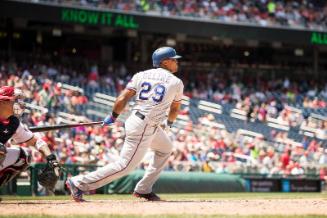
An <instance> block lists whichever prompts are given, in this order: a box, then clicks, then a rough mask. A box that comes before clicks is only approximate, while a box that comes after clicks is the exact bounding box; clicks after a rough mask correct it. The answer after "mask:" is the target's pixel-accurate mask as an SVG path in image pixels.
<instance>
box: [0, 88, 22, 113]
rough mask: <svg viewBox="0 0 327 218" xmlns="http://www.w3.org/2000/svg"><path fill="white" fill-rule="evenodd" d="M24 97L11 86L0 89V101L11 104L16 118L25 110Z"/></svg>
mask: <svg viewBox="0 0 327 218" xmlns="http://www.w3.org/2000/svg"><path fill="white" fill-rule="evenodd" d="M25 98H26V97H25V95H24V93H23V91H22V90H21V89H18V88H14V87H12V86H3V87H1V88H0V101H10V102H13V103H14V105H13V107H14V108H13V109H14V113H15V115H16V116H21V115H22V114H23V112H24V110H25V102H24V99H25Z"/></svg>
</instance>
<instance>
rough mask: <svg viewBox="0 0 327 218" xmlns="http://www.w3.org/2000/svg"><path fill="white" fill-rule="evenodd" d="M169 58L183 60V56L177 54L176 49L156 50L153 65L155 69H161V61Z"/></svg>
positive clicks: (153, 55) (162, 48)
mask: <svg viewBox="0 0 327 218" xmlns="http://www.w3.org/2000/svg"><path fill="white" fill-rule="evenodd" d="M168 58H173V59H177V58H181V56H179V55H177V54H176V51H175V49H173V48H171V47H161V48H158V49H157V50H155V51H154V52H153V54H152V63H153V66H154V67H159V65H160V63H161V61H163V60H165V59H168Z"/></svg>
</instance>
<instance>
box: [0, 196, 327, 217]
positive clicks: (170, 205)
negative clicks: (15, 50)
mask: <svg viewBox="0 0 327 218" xmlns="http://www.w3.org/2000/svg"><path fill="white" fill-rule="evenodd" d="M0 207H1V215H23V214H24V215H26V214H43V215H71V214H74V215H78V214H88V215H97V214H120V215H126V214H142V215H158V214H184V215H185V214H194V215H197V214H201V215H213V214H224V215H309V214H311V215H326V214H327V200H325V199H319V198H318V199H317V198H314V199H294V200H292V199H269V200H234V199H232V200H212V201H211V200H208V201H195V200H185V201H183V200H178V201H171V200H170V201H165V202H143V201H137V200H91V201H88V202H85V203H75V202H72V201H68V200H55V201H50V200H41V201H40V200H37V201H36V200H24V201H17V200H16V201H9V200H8V201H3V202H1V203H0Z"/></svg>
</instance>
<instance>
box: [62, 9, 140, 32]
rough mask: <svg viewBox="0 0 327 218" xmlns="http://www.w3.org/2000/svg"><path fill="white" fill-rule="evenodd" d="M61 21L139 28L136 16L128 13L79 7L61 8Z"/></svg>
mask: <svg viewBox="0 0 327 218" xmlns="http://www.w3.org/2000/svg"><path fill="white" fill-rule="evenodd" d="M61 21H64V22H71V23H78V24H83V25H103V26H111V27H121V28H126V29H138V28H139V24H138V23H137V22H136V20H135V17H134V16H132V15H126V14H113V13H110V12H102V11H89V10H79V9H67V8H64V9H61Z"/></svg>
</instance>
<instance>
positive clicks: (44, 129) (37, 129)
mask: <svg viewBox="0 0 327 218" xmlns="http://www.w3.org/2000/svg"><path fill="white" fill-rule="evenodd" d="M102 123H103V121H98V122H89V123H73V124H59V125H53V126H32V127H30V128H29V130H30V131H31V132H47V131H53V130H59V129H67V128H74V127H79V126H93V125H100V124H102Z"/></svg>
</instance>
